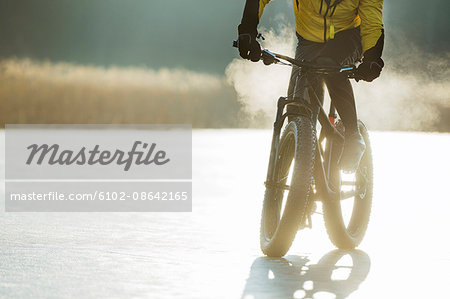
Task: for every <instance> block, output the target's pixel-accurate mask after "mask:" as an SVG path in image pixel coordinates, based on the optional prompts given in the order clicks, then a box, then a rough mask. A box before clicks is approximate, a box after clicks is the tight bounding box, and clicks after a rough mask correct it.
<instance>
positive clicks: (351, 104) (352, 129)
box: [325, 74, 365, 171]
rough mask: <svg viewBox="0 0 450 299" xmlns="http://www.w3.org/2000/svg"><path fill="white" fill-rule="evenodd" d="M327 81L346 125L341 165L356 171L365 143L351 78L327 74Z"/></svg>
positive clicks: (347, 169)
mask: <svg viewBox="0 0 450 299" xmlns="http://www.w3.org/2000/svg"><path fill="white" fill-rule="evenodd" d="M325 83H326V85H327V89H328V92H329V94H330V97H331V99H332V101H333V104H334V106H335V107H336V110H337V111H338V113H339V115H340V117H341V118H342V122H343V123H344V127H345V142H344V149H343V152H342V156H341V158H340V161H339V166H340V168H341V169H342V170H344V171H355V170H356V169H357V168H358V165H359V162H360V161H361V158H362V155H363V154H364V150H365V143H364V139H363V137H362V135H361V133H360V132H359V129H358V123H357V116H356V105H355V97H354V95H353V89H352V85H351V84H350V80H349V79H348V78H347V77H346V76H343V75H341V74H339V75H334V76H327V77H326V78H325Z"/></svg>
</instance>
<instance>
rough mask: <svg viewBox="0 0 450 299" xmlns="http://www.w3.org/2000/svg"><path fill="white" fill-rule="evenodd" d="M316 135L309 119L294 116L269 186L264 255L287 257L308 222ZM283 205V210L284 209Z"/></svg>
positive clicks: (263, 225)
mask: <svg viewBox="0 0 450 299" xmlns="http://www.w3.org/2000/svg"><path fill="white" fill-rule="evenodd" d="M315 138H316V137H315V133H314V130H313V127H312V124H311V121H310V119H309V118H307V117H304V116H298V117H295V118H294V119H293V120H292V121H290V122H289V124H288V125H287V126H286V128H285V130H284V132H283V134H282V136H281V138H280V142H279V146H278V153H277V156H276V162H275V167H274V173H273V182H269V183H268V184H267V186H266V192H265V194H264V204H263V210H262V216H261V229H260V245H261V249H262V251H263V252H264V254H266V255H268V256H272V257H280V256H283V255H285V254H286V252H287V251H288V250H289V248H290V247H291V244H292V242H293V240H294V238H295V235H296V233H297V230H298V227H299V224H301V223H303V222H304V221H305V217H306V215H305V214H306V213H305V212H306V208H307V205H308V199H309V192H310V187H311V183H312V176H313V166H314V147H315V142H316V139H315ZM283 205H284V209H283Z"/></svg>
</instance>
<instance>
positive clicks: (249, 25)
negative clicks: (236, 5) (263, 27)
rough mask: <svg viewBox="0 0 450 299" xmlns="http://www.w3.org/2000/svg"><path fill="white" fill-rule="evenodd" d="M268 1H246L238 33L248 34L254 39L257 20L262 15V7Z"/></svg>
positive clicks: (268, 0)
mask: <svg viewBox="0 0 450 299" xmlns="http://www.w3.org/2000/svg"><path fill="white" fill-rule="evenodd" d="M269 2H270V0H247V1H246V2H245V7H244V14H243V16H242V21H241V25H239V32H242V33H249V34H250V35H252V36H253V38H254V37H256V35H257V29H256V28H257V27H258V24H259V20H260V18H261V16H262V14H263V11H264V7H265V6H266V5H267V4H268V3H269Z"/></svg>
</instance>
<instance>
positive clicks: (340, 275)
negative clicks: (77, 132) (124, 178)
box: [0, 130, 450, 299]
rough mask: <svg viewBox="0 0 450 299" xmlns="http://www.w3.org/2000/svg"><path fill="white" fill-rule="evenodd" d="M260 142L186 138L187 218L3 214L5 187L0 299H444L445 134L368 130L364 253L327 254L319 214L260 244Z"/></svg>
mask: <svg viewBox="0 0 450 299" xmlns="http://www.w3.org/2000/svg"><path fill="white" fill-rule="evenodd" d="M1 134H2V135H1V137H2V139H1V140H3V136H4V134H3V132H2V133H1ZM270 138H271V132H270V131H266V130H197V131H194V134H193V146H194V148H193V159H194V161H193V171H194V173H193V190H194V192H193V212H192V213H4V212H3V211H4V197H3V188H4V184H3V183H2V184H1V185H0V188H1V189H2V190H1V191H2V195H1V196H2V197H1V209H2V215H1V217H0V226H1V228H2V229H1V231H0V277H1V278H0V297H2V298H3V297H4V298H70V297H78V298H129V297H134V298H140V297H147V298H174V297H175V298H364V299H366V298H444V297H448V296H449V294H450V274H449V269H450V240H449V235H450V234H449V230H450V217H449V211H450V195H449V194H450V193H449V191H448V189H447V187H448V186H447V184H449V183H450V170H449V169H450V155H449V153H450V134H426V133H396V132H392V133H385V132H371V139H372V147H373V151H374V167H375V173H374V177H375V189H374V192H375V193H374V200H373V209H372V218H371V222H370V224H369V229H368V231H367V234H366V237H365V239H364V241H363V242H362V244H361V246H360V247H359V248H358V250H355V251H352V252H341V251H337V250H335V248H334V247H333V245H332V244H331V242H330V241H329V240H328V237H327V235H326V232H325V229H324V225H323V220H322V218H321V217H322V216H321V215H315V216H314V218H313V229H312V230H305V231H302V232H300V233H299V234H298V235H297V238H296V240H295V242H294V244H293V246H292V247H291V249H290V251H289V252H288V255H287V256H286V257H285V258H284V259H269V258H265V257H263V255H262V253H261V251H260V249H259V220H260V219H259V218H260V212H261V205H262V198H263V192H264V186H263V181H264V179H265V173H266V167H267V160H268V155H269V143H270ZM2 157H3V155H2ZM0 167H1V169H2V170H3V169H4V158H2V159H1V161H0Z"/></svg>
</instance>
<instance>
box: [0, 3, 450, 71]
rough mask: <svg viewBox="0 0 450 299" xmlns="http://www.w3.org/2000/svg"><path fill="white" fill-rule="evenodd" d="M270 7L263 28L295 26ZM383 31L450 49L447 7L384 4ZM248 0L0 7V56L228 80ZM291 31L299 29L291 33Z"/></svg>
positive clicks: (282, 8)
mask: <svg viewBox="0 0 450 299" xmlns="http://www.w3.org/2000/svg"><path fill="white" fill-rule="evenodd" d="M291 2H292V1H289V0H273V1H272V3H271V4H270V5H269V6H268V7H267V8H266V11H265V15H264V17H263V20H262V24H263V25H264V26H265V27H271V26H276V24H279V23H280V17H282V18H283V19H284V20H285V22H293V12H292V3H291ZM385 2H386V3H385V25H386V32H387V34H388V35H390V36H391V37H395V36H396V35H402V36H406V37H407V38H408V39H410V40H411V41H413V42H414V43H415V44H416V45H418V46H419V47H421V48H423V49H425V50H427V51H428V52H436V53H437V52H442V51H445V50H447V51H448V48H449V45H450V43H449V34H448V33H449V29H448V28H449V25H450V21H449V17H448V11H449V8H450V6H449V3H450V2H449V1H448V0H428V1H423V0H388V1H385ZM243 3H244V1H243V0H224V1H218V0H215V1H212V0H190V1H180V0H174V1H166V0H128V1H123V0H39V1H35V0H20V1H18V0H2V1H1V2H0V56H3V57H11V56H18V57H32V58H35V59H50V60H53V61H69V62H75V63H81V64H96V65H137V66H140V65H145V66H148V67H151V68H160V67H182V68H187V69H191V70H198V71H204V72H209V73H223V70H224V68H225V67H226V65H227V64H228V63H229V61H230V60H231V59H232V58H233V57H236V51H235V50H234V49H232V48H231V46H230V45H231V40H232V39H234V38H235V37H236V26H237V24H238V23H239V21H240V18H241V14H242V8H243ZM293 30H294V29H293Z"/></svg>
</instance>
